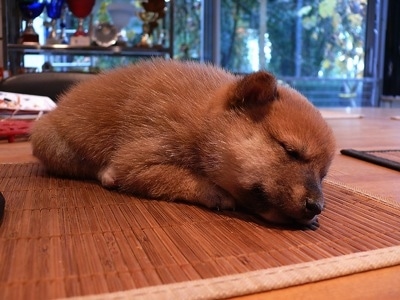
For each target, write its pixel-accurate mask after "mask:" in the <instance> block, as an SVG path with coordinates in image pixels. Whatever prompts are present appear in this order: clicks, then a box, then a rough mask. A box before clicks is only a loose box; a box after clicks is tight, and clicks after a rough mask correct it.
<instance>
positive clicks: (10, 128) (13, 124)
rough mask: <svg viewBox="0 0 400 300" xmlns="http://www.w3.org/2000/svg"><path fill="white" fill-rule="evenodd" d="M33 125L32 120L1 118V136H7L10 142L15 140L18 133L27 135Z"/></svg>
mask: <svg viewBox="0 0 400 300" xmlns="http://www.w3.org/2000/svg"><path fill="white" fill-rule="evenodd" d="M31 126H32V121H24V120H0V138H1V137H7V139H8V142H9V143H12V142H14V141H15V136H16V135H26V134H28V133H29V129H30V128H31Z"/></svg>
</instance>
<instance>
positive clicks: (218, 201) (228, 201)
mask: <svg viewBox="0 0 400 300" xmlns="http://www.w3.org/2000/svg"><path fill="white" fill-rule="evenodd" d="M205 204H206V206H207V207H209V208H213V209H217V210H234V209H235V207H236V201H235V199H234V198H233V197H232V196H231V195H230V194H229V193H227V192H226V191H224V190H223V189H221V188H216V189H215V190H214V191H212V192H210V193H209V194H208V195H207V196H206V203H205Z"/></svg>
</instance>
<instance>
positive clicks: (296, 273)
mask: <svg viewBox="0 0 400 300" xmlns="http://www.w3.org/2000/svg"><path fill="white" fill-rule="evenodd" d="M399 264H400V246H395V247H389V248H384V249H378V250H372V251H366V252H359V253H355V254H349V255H343V256H339V257H333V258H327V259H321V260H318V261H313V262H308V263H301V264H296V265H290V266H284V267H277V268H272V269H266V270H259V271H253V272H247V273H243V274H236V275H229V276H223V277H217V278H211V279H203V280H195V281H190V282H180V283H174V284H165V285H159V286H154V287H146V288H141V289H135V290H129V291H124V292H116V293H110V294H101V295H93V296H84V297H74V298H68V299H69V300H71V299H76V300H77V299H84V300H103V299H106V300H121V299H158V300H162V299H188V300H190V299H193V300H197V299H224V298H230V297H238V296H243V295H248V294H254V293H261V292H266V291H271V290H274V289H280V288H285V287H290V286H295V285H300V284H305V283H311V282H317V281H322V280H327V279H332V278H336V277H340V276H345V275H350V274H355V273H360V272H364V271H369V270H375V269H380V268H385V267H391V266H395V265H399Z"/></svg>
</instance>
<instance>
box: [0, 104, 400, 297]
mask: <svg viewBox="0 0 400 300" xmlns="http://www.w3.org/2000/svg"><path fill="white" fill-rule="evenodd" d="M332 111H338V112H343V111H344V110H343V109H332ZM351 113H358V114H361V115H363V116H364V117H363V118H344V119H328V123H329V124H330V125H331V126H332V128H333V130H334V132H335V136H336V139H337V155H336V157H335V159H334V161H333V164H332V167H331V169H330V172H329V175H328V179H331V180H335V181H338V182H341V183H343V184H346V185H348V186H352V187H355V188H357V189H360V190H362V191H365V192H367V193H370V194H374V195H377V196H380V197H385V198H387V199H390V200H393V201H397V202H399V203H400V173H399V172H397V171H394V170H390V169H387V168H384V167H380V166H377V165H374V164H371V163H367V162H364V161H361V160H357V159H354V158H351V157H347V156H343V155H341V154H340V153H339V150H340V149H343V148H354V149H357V150H388V149H400V120H394V119H391V117H394V116H400V109H394V108H385V109H383V108H379V109H378V108H360V109H352V110H351ZM35 160H36V159H35V158H34V157H33V156H32V155H31V148H30V144H29V142H27V141H23V140H17V141H16V142H14V143H7V141H6V140H0V163H21V162H32V161H35ZM259 298H263V299H319V298H321V299H324V298H326V299H400V266H395V267H390V268H384V269H380V270H375V271H369V272H364V273H359V274H355V275H350V276H344V277H340V278H335V279H331V280H325V281H321V282H317V283H310V284H305V285H301V286H296V287H290V288H286V289H281V290H275V291H271V292H266V293H262V294H256V295H249V296H244V297H240V299H259Z"/></svg>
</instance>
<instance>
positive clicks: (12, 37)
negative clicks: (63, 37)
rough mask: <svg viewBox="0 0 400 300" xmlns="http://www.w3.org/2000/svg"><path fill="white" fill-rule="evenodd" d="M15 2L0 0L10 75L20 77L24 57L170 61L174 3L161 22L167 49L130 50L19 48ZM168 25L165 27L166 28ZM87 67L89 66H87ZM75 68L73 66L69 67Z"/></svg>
mask: <svg viewBox="0 0 400 300" xmlns="http://www.w3.org/2000/svg"><path fill="white" fill-rule="evenodd" d="M16 2H17V1H15V0H2V5H3V24H4V26H3V37H4V42H3V60H4V62H3V65H4V68H5V69H8V70H9V71H10V72H11V74H16V73H19V72H20V70H21V69H22V68H24V65H23V64H24V56H25V55H46V56H48V57H51V56H61V57H72V56H87V57H97V56H112V57H137V58H143V57H154V56H158V57H170V58H172V57H173V32H174V29H173V17H174V15H173V14H174V3H173V2H174V1H173V0H171V1H166V6H167V10H168V14H166V15H165V17H164V19H163V20H162V21H161V22H160V25H161V26H162V27H163V29H164V30H167V31H168V37H169V38H168V41H167V46H166V47H161V46H153V47H148V48H146V47H134V46H133V47H132V46H118V45H114V46H109V47H101V46H95V45H91V46H85V47H82V46H71V45H66V44H56V45H43V44H42V45H39V44H37V45H36V44H30V45H23V44H18V43H17V40H18V37H19V36H20V32H21V28H22V23H23V22H22V19H21V17H15V16H20V13H19V10H18V7H17V4H16ZM167 24H168V25H167ZM89 64H90V63H89ZM71 66H72V67H74V64H71Z"/></svg>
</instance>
